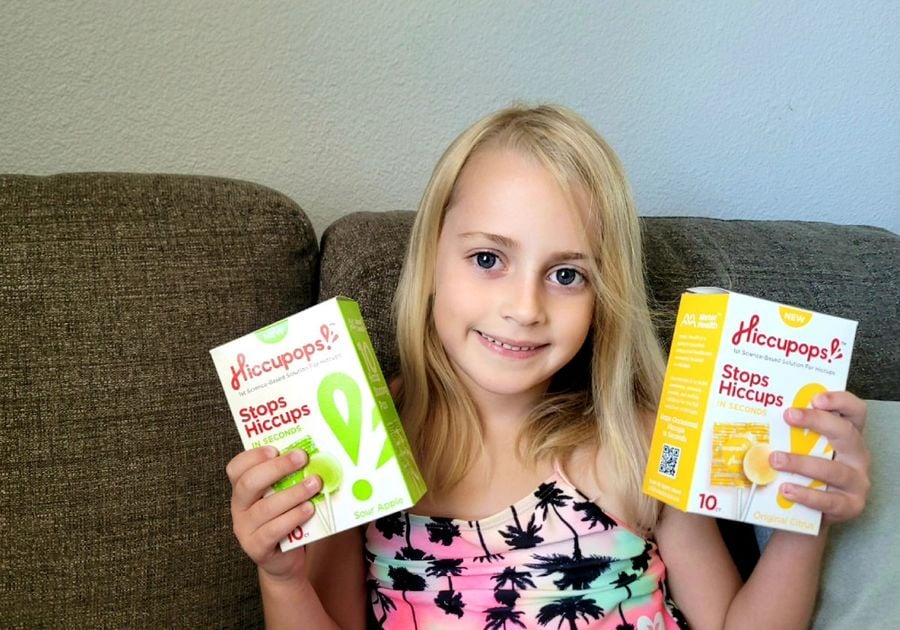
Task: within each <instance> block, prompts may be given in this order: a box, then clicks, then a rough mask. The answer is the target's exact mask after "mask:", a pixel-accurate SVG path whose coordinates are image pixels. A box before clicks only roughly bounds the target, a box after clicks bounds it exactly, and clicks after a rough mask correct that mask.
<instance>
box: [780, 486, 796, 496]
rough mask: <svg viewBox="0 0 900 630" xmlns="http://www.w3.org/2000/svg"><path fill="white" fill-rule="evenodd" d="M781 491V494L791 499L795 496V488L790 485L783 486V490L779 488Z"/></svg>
mask: <svg viewBox="0 0 900 630" xmlns="http://www.w3.org/2000/svg"><path fill="white" fill-rule="evenodd" d="M779 490H780V491H781V494H783V495H784V496H786V497H789V496H791V495H792V494H794V486H793V485H791V484H789V483H786V484H783V485H782V486H781V488H779Z"/></svg>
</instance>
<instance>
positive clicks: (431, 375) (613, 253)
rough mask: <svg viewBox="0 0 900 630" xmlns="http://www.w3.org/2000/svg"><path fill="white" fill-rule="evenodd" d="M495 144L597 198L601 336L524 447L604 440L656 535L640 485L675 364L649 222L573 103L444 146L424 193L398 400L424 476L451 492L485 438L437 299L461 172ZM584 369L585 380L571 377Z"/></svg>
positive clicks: (596, 320)
mask: <svg viewBox="0 0 900 630" xmlns="http://www.w3.org/2000/svg"><path fill="white" fill-rule="evenodd" d="M487 148H498V149H508V150H514V151H517V152H520V153H521V154H523V155H527V156H531V157H532V158H534V159H536V160H538V161H539V163H541V164H542V165H543V166H544V167H546V168H547V169H548V171H549V172H550V173H552V174H553V175H554V176H555V177H556V179H557V180H558V182H559V183H560V185H561V187H562V188H563V190H564V191H566V192H568V194H569V195H570V196H571V197H572V198H573V199H574V198H575V192H576V191H579V192H582V193H583V195H584V197H585V198H586V199H587V201H588V207H587V208H585V209H584V210H585V217H584V219H583V220H584V221H585V223H586V225H585V226H584V227H585V231H586V234H588V235H590V237H589V239H588V240H589V244H590V248H591V254H592V256H593V258H592V259H591V260H590V261H589V265H588V266H589V272H590V276H591V278H590V283H591V286H592V287H593V290H594V292H595V300H594V317H593V322H592V326H591V333H590V335H589V337H588V340H587V341H586V342H585V347H584V348H582V351H581V352H579V355H578V356H576V357H575V359H573V363H576V364H577V363H579V362H580V363H581V366H578V365H573V364H570V365H569V366H567V368H564V369H563V370H561V372H560V373H559V374H558V378H555V379H554V383H552V384H551V388H550V391H549V392H548V394H547V395H546V396H545V398H544V399H543V401H542V402H541V403H540V404H539V405H538V406H537V407H536V408H535V409H534V410H533V412H532V413H531V414H530V415H529V417H528V419H527V421H526V423H525V425H524V427H523V430H522V432H521V435H520V441H519V445H520V447H521V449H522V451H521V452H522V453H523V454H524V456H525V457H526V458H527V461H529V462H532V463H534V462H536V461H538V460H541V459H543V458H551V459H558V460H560V461H565V459H566V458H567V457H569V456H570V455H571V454H572V453H573V452H574V450H575V449H576V447H579V446H582V445H584V444H591V445H593V446H594V447H595V448H600V447H601V446H602V447H603V449H604V454H605V455H606V456H608V457H609V458H610V462H609V463H610V466H609V467H610V469H611V470H615V471H616V472H617V477H616V479H614V480H611V481H612V483H613V488H614V490H615V491H616V493H617V494H618V495H619V496H621V497H623V498H624V502H625V513H623V514H621V515H619V516H620V517H621V518H623V519H625V520H626V522H628V523H630V524H632V525H633V526H635V527H638V528H640V529H642V530H646V531H649V530H651V529H652V528H653V527H654V525H655V523H656V520H657V518H658V514H659V504H658V503H657V502H656V501H654V500H653V499H650V498H649V497H647V496H646V495H644V494H643V493H642V492H641V480H642V478H643V472H644V464H645V462H646V457H647V451H648V447H649V432H650V426H649V424H650V423H652V419H653V413H655V409H656V404H657V400H658V396H659V392H660V388H661V386H662V375H663V368H664V365H663V358H662V352H661V350H660V347H659V342H658V340H657V338H656V335H655V332H654V328H653V324H652V321H651V316H650V311H649V308H648V304H647V294H646V287H645V282H644V269H643V260H642V254H641V230H640V222H639V219H638V216H637V212H636V210H635V207H634V203H633V201H632V198H631V192H630V190H629V186H628V183H627V181H626V178H625V174H624V171H623V169H622V166H621V164H620V162H619V160H618V158H617V157H616V155H615V153H614V152H613V150H612V149H611V148H610V147H609V145H607V144H606V142H605V141H604V140H603V138H601V137H600V135H599V134H598V133H597V132H596V131H595V130H594V129H593V128H592V127H591V126H590V125H589V124H588V123H587V122H586V121H585V120H584V119H583V118H581V117H580V116H579V115H578V114H576V113H574V112H572V111H570V110H568V109H565V108H563V107H558V106H549V105H545V106H540V107H534V108H527V107H524V106H514V107H510V108H507V109H503V110H501V111H498V112H496V113H494V114H491V115H489V116H487V117H486V118H484V119H482V120H480V121H479V122H477V123H475V124H474V125H472V126H471V127H469V128H468V129H466V130H465V131H464V132H463V133H462V134H461V135H460V136H459V137H457V138H456V140H454V141H453V143H452V144H451V145H450V146H449V148H448V149H447V150H446V151H445V152H444V154H443V156H442V157H441V159H440V160H439V161H438V163H437V165H436V166H435V169H434V172H433V173H432V176H431V180H430V181H429V183H428V186H427V188H426V189H425V193H424V195H423V197H422V201H421V204H420V205H419V209H418V213H417V215H416V219H415V222H414V224H413V228H412V235H411V240H410V244H409V249H408V250H407V254H406V260H405V261H404V265H403V270H402V273H401V276H400V282H399V285H398V287H397V292H396V294H395V298H394V317H395V321H396V325H397V344H398V350H399V355H400V367H401V373H400V376H401V386H400V392H399V394H398V405H399V408H400V416H401V417H402V418H403V421H404V425H405V426H406V429H407V432H408V435H409V439H410V442H411V444H412V447H413V450H414V452H415V454H416V457H417V461H418V462H419V465H420V467H421V469H422V473H423V475H424V476H425V479H426V482H427V483H428V485H429V488H430V489H431V490H432V491H436V492H440V491H442V490H446V489H449V488H452V487H453V486H454V485H455V484H457V483H458V482H459V481H460V480H461V479H462V478H463V476H464V475H465V473H466V472H467V471H468V470H469V468H470V467H471V465H472V463H473V460H474V458H475V454H476V452H477V449H478V448H480V447H481V445H482V443H483V442H482V428H481V423H480V420H479V418H478V414H477V411H476V408H475V404H474V402H473V401H472V399H471V398H470V397H469V395H468V393H467V391H466V388H465V387H464V386H463V385H462V383H461V382H460V380H459V378H458V377H457V375H456V373H455V372H454V370H453V368H452V367H451V365H450V362H449V359H448V358H447V355H446V353H445V351H444V349H443V347H442V346H441V343H440V341H439V340H438V337H437V334H436V331H435V327H434V323H433V319H432V313H431V296H432V294H433V293H434V270H435V252H436V251H437V243H438V238H439V236H440V231H441V228H442V225H443V220H444V216H445V213H446V210H447V207H448V204H449V202H450V200H451V197H452V195H453V191H454V186H455V184H456V181H457V178H458V177H459V174H460V172H461V170H462V168H463V167H464V166H465V164H466V161H467V160H468V159H469V157H470V156H471V155H472V154H474V153H475V152H477V151H479V150H485V149H487ZM579 214H580V213H579ZM423 340H424V342H423ZM578 374H581V375H582V379H583V380H584V382H583V383H581V384H578V383H576V382H575V381H572V380H570V378H569V376H570V375H578ZM584 375H589V376H587V377H585V376H584ZM595 473H596V471H595Z"/></svg>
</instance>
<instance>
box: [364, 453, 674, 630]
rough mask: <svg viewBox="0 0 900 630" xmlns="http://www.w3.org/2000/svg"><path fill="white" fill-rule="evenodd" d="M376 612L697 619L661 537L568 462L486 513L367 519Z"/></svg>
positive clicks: (471, 623)
mask: <svg viewBox="0 0 900 630" xmlns="http://www.w3.org/2000/svg"><path fill="white" fill-rule="evenodd" d="M366 559H367V561H368V580H367V581H368V586H369V597H370V603H371V613H372V615H373V616H374V619H375V620H376V621H377V622H378V623H379V624H381V627H383V628H387V629H391V628H404V629H406V628H420V629H423V630H424V629H429V630H430V629H433V628H479V629H481V628H485V629H489V630H493V629H501V628H539V627H549V628H560V627H566V628H609V629H610V630H615V629H616V628H628V629H632V630H671V629H672V628H687V624H686V622H685V621H684V617H683V616H682V614H681V612H680V611H679V610H678V609H677V608H675V606H674V605H673V604H672V603H671V601H669V600H668V598H667V597H666V587H665V577H666V570H665V566H664V565H663V563H662V560H661V558H660V557H659V554H658V553H657V550H656V544H655V543H654V542H653V541H652V540H648V539H646V538H643V537H642V536H640V535H638V534H637V533H635V532H634V531H632V530H631V529H629V528H628V527H626V526H624V525H622V524H621V523H620V522H619V521H618V520H616V519H615V518H613V517H611V516H610V515H608V514H607V513H606V512H604V511H603V510H602V509H601V508H600V507H598V506H597V505H596V504H595V503H594V502H593V501H591V500H590V499H588V498H587V497H586V496H585V495H583V494H582V493H581V492H579V491H578V489H577V488H575V487H574V486H573V485H572V484H571V483H570V482H569V481H568V479H566V477H565V475H564V474H563V473H562V471H561V470H560V469H559V468H557V469H556V471H555V472H554V474H553V475H552V476H551V477H550V478H549V479H547V481H545V482H544V483H542V484H541V485H540V486H539V487H538V488H537V490H535V491H534V492H533V493H532V494H530V495H528V496H527V497H525V498H523V499H521V500H520V501H518V502H516V503H515V504H514V505H511V506H509V507H508V508H506V509H505V510H503V511H501V512H499V513H497V514H495V515H493V516H490V517H488V518H484V519H481V520H477V521H463V520H457V519H450V518H430V517H425V516H419V515H415V514H410V513H409V512H399V513H396V514H392V515H390V516H386V517H384V518H381V519H378V520H376V521H373V522H372V523H370V524H369V525H368V527H367V528H366Z"/></svg>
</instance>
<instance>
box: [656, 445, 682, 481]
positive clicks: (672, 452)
mask: <svg viewBox="0 0 900 630" xmlns="http://www.w3.org/2000/svg"><path fill="white" fill-rule="evenodd" d="M680 457H681V449H680V448H678V447H677V446H670V445H669V444H663V447H662V456H661V457H660V458H659V473H660V474H661V475H665V476H666V477H672V478H674V477H675V476H676V475H677V474H678V460H679V458H680Z"/></svg>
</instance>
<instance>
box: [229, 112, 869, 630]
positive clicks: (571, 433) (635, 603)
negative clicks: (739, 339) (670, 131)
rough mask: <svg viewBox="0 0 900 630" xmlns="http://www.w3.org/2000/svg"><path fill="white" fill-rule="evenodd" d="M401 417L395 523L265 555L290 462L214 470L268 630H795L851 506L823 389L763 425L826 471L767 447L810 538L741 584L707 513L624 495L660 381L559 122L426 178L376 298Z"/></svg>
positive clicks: (607, 205) (630, 280) (486, 132)
mask: <svg viewBox="0 0 900 630" xmlns="http://www.w3.org/2000/svg"><path fill="white" fill-rule="evenodd" d="M395 317H396V321H397V342H398V347H399V353H400V360H401V374H400V377H399V379H398V380H397V381H396V383H395V385H396V386H395V395H396V400H397V405H398V409H399V411H400V416H401V418H402V419H403V422H404V425H405V427H406V430H407V432H408V435H409V438H410V442H411V444H412V447H413V450H414V452H415V454H416V457H417V461H418V462H419V465H420V467H421V469H422V473H423V475H424V477H425V479H426V482H427V484H428V488H429V491H428V493H427V494H426V495H425V497H424V498H423V499H422V501H420V502H419V504H418V505H416V506H415V508H414V509H413V510H412V511H408V512H401V513H399V514H395V515H392V516H389V517H385V518H382V519H380V520H378V521H375V522H373V523H370V524H369V525H368V526H367V527H365V528H364V529H360V530H353V531H347V532H343V533H340V534H337V535H335V536H332V537H330V538H327V539H324V540H322V541H319V542H316V543H313V544H312V545H310V546H308V547H305V548H299V549H295V550H292V551H290V552H287V553H282V552H281V551H279V549H278V541H279V540H280V539H282V538H283V537H284V536H286V535H287V533H288V532H289V531H291V530H292V529H293V528H294V527H296V526H297V525H301V524H303V523H304V522H306V521H307V520H308V519H309V518H310V517H311V516H312V513H313V506H312V504H311V502H310V499H311V498H312V497H313V496H314V495H315V493H316V492H317V491H318V490H319V487H320V485H321V482H320V480H319V479H318V478H317V477H311V478H310V479H307V480H306V481H305V482H304V484H303V485H298V486H295V487H293V488H290V489H288V490H285V491H282V492H279V493H276V494H271V495H268V496H267V489H268V488H269V487H270V486H271V485H272V484H273V483H274V482H275V481H277V480H278V479H279V478H281V477H282V476H284V475H286V474H288V473H290V472H293V471H295V470H297V469H299V468H301V467H302V466H303V465H304V464H305V462H306V456H305V455H304V454H303V453H302V452H289V453H286V454H284V455H280V456H279V455H278V453H276V452H275V450H274V449H273V448H272V447H263V448H259V449H254V450H251V451H246V452H244V453H241V454H239V455H238V456H236V457H235V458H234V459H233V460H232V461H231V462H230V463H229V464H228V468H227V472H228V476H229V479H230V480H231V483H232V486H233V493H232V500H231V510H232V517H233V520H234V531H235V534H236V536H237V538H238V540H239V541H240V543H241V545H242V547H243V548H244V550H245V551H246V552H247V554H248V555H249V556H250V557H251V558H252V559H253V561H254V562H256V564H257V565H258V567H259V580H260V588H261V591H262V598H263V606H264V611H265V618H266V622H267V625H269V626H271V627H296V628H317V629H318V628H362V627H364V626H365V624H366V618H367V615H368V619H369V623H370V624H375V625H380V626H381V627H384V628H516V627H518V628H534V627H543V626H549V627H553V628H558V627H562V626H563V625H564V624H565V625H566V626H567V627H569V628H588V627H589V628H610V629H622V630H624V629H640V630H646V629H664V628H665V629H668V628H676V627H688V624H689V625H690V627H693V628H716V629H718V628H737V627H748V628H801V627H805V626H806V625H807V624H808V623H809V618H810V615H811V611H812V608H813V603H814V600H815V593H816V587H817V581H818V574H819V564H820V561H821V557H822V552H823V546H824V539H825V536H826V532H827V530H828V523H830V522H835V521H843V520H847V519H850V518H853V517H855V516H856V515H858V514H859V513H860V512H861V511H862V509H863V506H864V504H865V498H866V493H867V490H868V485H869V480H868V472H867V471H868V451H867V449H866V447H865V444H864V442H863V439H862V437H861V431H862V427H863V425H864V422H865V416H866V410H865V405H864V403H863V402H862V401H861V400H859V399H858V398H857V397H855V396H853V395H852V394H849V393H846V392H832V393H828V394H824V395H821V396H820V397H818V398H817V399H816V400H815V401H814V403H813V407H812V408H810V409H791V410H789V411H787V412H786V413H785V418H784V419H785V422H787V423H789V424H790V425H791V426H796V427H803V428H806V429H810V430H813V431H817V432H819V433H822V434H824V435H825V436H826V437H827V438H828V439H829V440H830V442H831V444H832V445H833V446H834V450H835V452H836V456H835V458H834V459H833V460H823V459H818V458H812V457H804V456H797V455H790V454H787V453H781V452H777V453H773V455H772V456H771V464H772V465H773V467H775V468H776V469H778V470H785V471H792V472H797V473H801V474H804V475H806V476H809V477H813V478H816V479H821V480H822V481H825V482H827V484H828V487H827V490H814V489H809V488H804V487H799V486H796V485H792V484H784V485H783V486H782V487H781V492H782V493H784V495H785V496H786V497H788V498H790V499H791V500H792V501H795V502H797V503H800V504H803V505H808V506H811V507H813V508H816V509H819V510H822V511H823V512H824V514H825V519H824V522H825V525H823V528H822V533H821V534H820V535H819V536H809V535H804V534H796V533H791V532H786V531H779V532H776V533H775V534H774V535H773V536H772V538H771V540H770V541H769V544H768V545H767V547H766V549H765V551H764V553H763V555H762V557H761V559H760V561H759V563H758V564H757V566H756V569H755V570H754V572H753V574H752V576H751V577H750V579H749V580H748V581H747V583H746V584H742V583H741V581H740V578H739V577H738V573H737V570H736V569H735V567H734V565H733V563H732V561H731V559H730V557H729V555H728V552H727V550H726V548H725V546H724V544H723V542H722V539H721V537H720V536H719V533H718V530H717V528H716V525H715V521H714V520H713V519H710V518H707V517H703V516H698V515H693V514H685V513H682V512H679V511H677V510H674V509H670V508H668V507H664V508H661V506H660V505H659V504H658V503H657V502H656V501H654V500H652V499H650V498H649V497H647V496H646V495H643V494H642V493H641V479H642V475H643V470H644V465H645V462H646V458H647V450H648V444H649V438H650V435H651V432H652V424H653V420H654V415H655V407H656V404H657V399H658V396H659V392H660V389H661V383H662V375H663V370H664V364H663V358H662V352H661V350H660V348H659V345H658V342H657V339H656V336H655V334H654V329H653V326H652V323H651V318H650V314H649V309H648V306H647V299H646V289H645V285H644V276H643V268H642V254H641V241H640V225H639V221H638V217H637V214H636V212H635V209H634V204H633V202H632V200H631V195H630V192H629V189H628V185H627V183H626V180H625V176H624V173H623V171H622V167H621V165H620V163H619V161H618V159H617V157H616V156H615V154H614V153H613V152H612V150H611V149H610V148H609V147H608V146H607V144H606V143H605V142H604V141H603V139H602V138H600V136H599V135H598V134H597V133H596V132H595V131H594V130H593V129H592V128H591V127H590V126H589V125H588V124H587V123H586V122H585V121H584V120H583V119H582V118H580V117H579V116H577V115H576V114H574V113H572V112H570V111H568V110H565V109H563V108H559V107H538V108H533V109H526V108H511V109H507V110H503V111H500V112H498V113H495V114H493V115H491V116H488V117H487V118H485V119H483V120H481V121H480V122H478V123H476V124H475V125H473V126H472V127H471V128H469V129H468V130H466V131H465V132H463V133H462V135H460V136H459V137H458V138H457V139H456V140H455V141H454V142H453V144H452V145H451V146H450V147H449V149H448V150H447V151H446V152H445V154H444V155H443V157H442V158H441V160H440V161H439V162H438V165H437V167H436V168H435V170H434V173H433V175H432V178H431V181H430V182H429V184H428V188H427V189H426V191H425V195H424V197H423V200H422V203H421V205H420V207H419V211H418V215H417V217H416V222H415V225H414V227H413V232H412V239H411V242H410V246H409V251H408V252H407V256H406V261H405V264H404V267H403V273H402V276H401V279H400V284H399V287H398V289H397V293H396V298H395Z"/></svg>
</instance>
